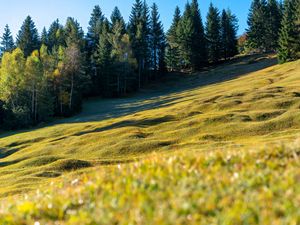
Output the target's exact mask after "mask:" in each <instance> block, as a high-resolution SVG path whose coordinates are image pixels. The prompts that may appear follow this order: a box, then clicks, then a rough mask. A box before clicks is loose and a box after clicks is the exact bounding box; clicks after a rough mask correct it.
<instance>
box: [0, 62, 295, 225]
mask: <svg viewBox="0 0 300 225" xmlns="http://www.w3.org/2000/svg"><path fill="white" fill-rule="evenodd" d="M274 60H276V59H274V57H273V56H252V57H246V58H242V59H238V60H236V61H234V62H232V63H229V64H227V65H222V66H219V67H217V68H214V69H212V70H210V71H207V72H202V73H198V74H193V75H186V76H183V77H177V79H176V80H175V81H170V80H168V79H166V80H165V83H164V84H163V85H161V86H159V87H156V86H157V85H154V86H155V87H153V88H152V87H150V88H148V89H147V90H144V91H143V92H142V93H140V94H138V95H135V96H132V97H131V98H125V99H116V100H95V99H94V100H90V101H89V102H87V103H86V105H85V106H84V108H85V110H84V111H83V113H82V114H81V115H78V116H77V117H74V118H71V119H66V120H62V121H58V122H57V123H53V124H51V125H49V126H45V127H41V128H38V129H34V130H28V131H23V132H18V133H5V134H2V136H1V139H0V158H1V159H0V195H1V196H2V197H3V200H2V203H1V205H2V207H1V208H0V222H1V224H33V223H34V222H37V221H39V222H40V223H41V224H46V223H49V224H52V223H53V224H54V223H55V221H56V222H58V223H59V224H176V223H177V224H299V223H300V212H299V208H300V207H299V206H300V205H299V202H300V199H299V197H300V190H299V185H296V184H297V183H299V181H300V180H299V179H300V178H299V177H300V174H299V172H298V171H299V166H300V165H299V157H300V156H299V155H300V154H299V146H300V145H299V144H297V143H296V144H294V145H293V146H291V143H294V142H295V140H296V139H297V138H298V137H299V134H300V110H299V109H300V92H299V85H300V84H299V81H300V61H297V62H293V63H288V64H285V65H274ZM173 77H174V76H173ZM175 77H176V75H175ZM50 183H51V184H52V185H51V186H50V187H49V184H50ZM38 187H39V188H40V191H39V192H37V193H35V192H34V191H33V190H35V189H36V188H38ZM10 196H11V197H10ZM125 213H126V214H127V215H128V216H124V214H125Z"/></svg>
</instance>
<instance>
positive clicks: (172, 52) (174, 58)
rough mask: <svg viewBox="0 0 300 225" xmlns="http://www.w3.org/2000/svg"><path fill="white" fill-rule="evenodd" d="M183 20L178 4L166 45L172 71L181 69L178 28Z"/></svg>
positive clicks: (168, 65)
mask: <svg viewBox="0 0 300 225" xmlns="http://www.w3.org/2000/svg"><path fill="white" fill-rule="evenodd" d="M180 20H181V13H180V9H179V7H178V6H177V7H176V9H175V13H174V17H173V22H172V25H171V27H170V29H169V31H168V32H167V47H166V63H167V67H168V69H169V70H171V71H176V70H179V69H180V53H179V43H178V36H177V29H178V25H179V22H180Z"/></svg>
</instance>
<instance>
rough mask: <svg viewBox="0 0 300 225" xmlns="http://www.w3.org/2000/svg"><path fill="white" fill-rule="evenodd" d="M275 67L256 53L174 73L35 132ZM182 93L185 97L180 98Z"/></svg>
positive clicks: (91, 102)
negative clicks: (196, 69) (189, 72)
mask: <svg viewBox="0 0 300 225" xmlns="http://www.w3.org/2000/svg"><path fill="white" fill-rule="evenodd" d="M276 64H277V59H276V58H275V57H274V56H269V55H264V54H257V55H251V56H244V57H239V58H236V59H233V60H231V61H229V62H225V63H223V64H221V65H217V66H215V67H210V68H206V69H205V70H203V71H201V72H199V73H196V74H183V73H171V74H168V75H166V76H164V77H163V78H162V79H160V81H159V82H156V83H154V84H151V85H149V86H148V87H147V88H145V89H143V90H141V91H140V92H138V93H135V94H132V95H130V96H127V97H123V98H115V99H101V98H94V99H88V100H87V101H86V102H85V103H84V105H83V111H82V112H81V113H80V114H78V115H77V116H74V117H72V118H67V119H60V120H56V121H54V122H51V123H48V124H43V125H42V126H38V127H35V128H34V130H36V129H40V128H43V127H49V126H55V125H58V124H70V123H85V122H96V121H101V120H105V119H113V118H118V117H122V116H126V115H131V114H137V113H140V112H143V111H146V110H150V109H156V108H163V107H168V106H171V105H173V104H177V103H179V102H183V101H185V100H182V99H183V98H186V97H192V96H193V95H192V94H187V93H185V92H186V91H192V90H195V89H198V88H199V87H205V86H208V85H213V84H218V83H222V82H225V81H230V80H234V79H237V78H239V77H242V76H244V75H247V74H249V73H252V72H256V71H259V70H262V69H266V68H268V67H271V66H274V65H276ZM183 93H184V96H181V94H183ZM144 122H145V121H144ZM144 122H143V121H142V122H141V124H137V122H136V121H124V122H122V123H120V124H118V123H117V124H113V125H111V126H108V127H105V128H99V129H100V130H99V131H101V130H103V129H104V130H107V129H112V128H114V127H122V126H130V125H132V124H135V125H137V126H141V125H143V123H144ZM152 122H153V121H152ZM28 131H32V129H31V130H22V131H17V132H8V133H4V134H0V138H4V137H8V136H12V135H15V134H19V133H26V132H28ZM91 132H92V131H91ZM96 132H97V130H96Z"/></svg>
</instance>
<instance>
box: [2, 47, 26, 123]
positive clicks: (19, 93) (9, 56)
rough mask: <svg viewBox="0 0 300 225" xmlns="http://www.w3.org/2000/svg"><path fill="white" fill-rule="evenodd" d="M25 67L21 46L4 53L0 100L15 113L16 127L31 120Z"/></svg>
mask: <svg viewBox="0 0 300 225" xmlns="http://www.w3.org/2000/svg"><path fill="white" fill-rule="evenodd" d="M24 69H25V59H24V53H23V52H22V50H21V49H20V48H16V49H15V50H13V51H12V53H10V52H6V53H4V55H3V57H2V61H1V68H0V100H1V101H2V102H3V103H4V105H5V107H6V109H8V110H9V111H11V112H12V113H13V115H14V119H15V120H16V122H15V123H14V124H13V125H12V126H13V127H15V128H17V127H23V126H27V125H29V124H30V122H31V118H30V109H29V105H28V93H27V92H26V85H25V79H26V77H25V73H24Z"/></svg>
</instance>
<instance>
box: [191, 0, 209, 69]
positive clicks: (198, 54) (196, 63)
mask: <svg viewBox="0 0 300 225" xmlns="http://www.w3.org/2000/svg"><path fill="white" fill-rule="evenodd" d="M191 17H192V22H193V23H192V27H193V28H192V29H193V35H192V59H191V61H192V67H193V69H196V70H197V69H200V68H202V67H203V66H204V65H206V64H207V43H206V39H205V34H204V26H203V23H202V18H201V14H200V10H199V4H198V1H197V0H193V1H192V4H191Z"/></svg>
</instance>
